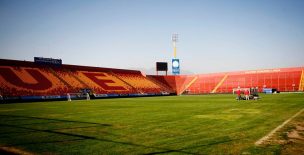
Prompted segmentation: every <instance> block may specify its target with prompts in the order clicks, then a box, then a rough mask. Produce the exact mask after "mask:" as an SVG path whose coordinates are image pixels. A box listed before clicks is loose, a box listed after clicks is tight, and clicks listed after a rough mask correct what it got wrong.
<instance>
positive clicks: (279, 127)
mask: <svg viewBox="0 0 304 155" xmlns="http://www.w3.org/2000/svg"><path fill="white" fill-rule="evenodd" d="M303 111H304V108H303V109H302V110H300V111H299V112H297V113H296V114H294V115H293V116H292V117H290V118H289V119H288V120H286V121H285V122H283V123H282V124H281V125H279V126H278V127H276V128H275V129H273V130H272V131H271V132H269V133H268V134H267V135H266V136H264V137H262V138H261V139H259V140H258V141H256V142H255V143H254V144H255V145H257V146H258V145H261V144H263V143H264V142H265V141H266V140H268V138H270V137H271V136H272V135H273V134H274V133H275V132H277V131H278V130H279V129H281V128H282V127H283V126H285V125H286V124H287V123H288V122H289V121H291V120H292V119H294V118H295V117H297V116H298V115H299V114H301V113H302V112H303Z"/></svg>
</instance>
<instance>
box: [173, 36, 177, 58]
mask: <svg viewBox="0 0 304 155" xmlns="http://www.w3.org/2000/svg"><path fill="white" fill-rule="evenodd" d="M177 41H178V34H177V33H174V34H172V43H173V51H174V54H173V55H174V58H176V42H177Z"/></svg>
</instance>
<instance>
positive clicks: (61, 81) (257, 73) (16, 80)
mask: <svg viewBox="0 0 304 155" xmlns="http://www.w3.org/2000/svg"><path fill="white" fill-rule="evenodd" d="M303 70H304V67H295V68H280V69H266V70H253V71H241V72H226V73H213V74H198V75H179V76H173V75H169V76H156V75H148V76H144V75H142V74H141V72H140V71H135V70H122V69H113V68H100V67H87V66H75V65H62V66H59V67H58V66H57V67H55V66H49V65H48V66H46V65H38V64H35V63H34V62H28V61H16V60H4V59H0V75H1V76H0V95H2V96H11V97H14V96H51V95H66V94H67V93H74V92H75V93H76V92H79V90H80V89H91V90H93V92H94V93H96V94H121V95H123V94H162V93H163V92H167V93H174V94H177V95H179V94H182V93H184V92H187V93H190V94H203V93H232V91H233V89H234V88H238V87H241V88H251V87H255V88H256V87H258V89H259V91H260V92H261V91H262V90H263V88H273V89H277V90H278V91H282V92H284V91H303V89H304V71H303Z"/></svg>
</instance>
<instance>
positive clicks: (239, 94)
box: [236, 89, 241, 101]
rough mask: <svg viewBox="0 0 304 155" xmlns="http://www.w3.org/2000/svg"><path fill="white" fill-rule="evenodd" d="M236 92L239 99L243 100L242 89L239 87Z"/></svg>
mask: <svg viewBox="0 0 304 155" xmlns="http://www.w3.org/2000/svg"><path fill="white" fill-rule="evenodd" d="M236 94H237V100H238V101H239V100H241V90H240V89H237V90H236Z"/></svg>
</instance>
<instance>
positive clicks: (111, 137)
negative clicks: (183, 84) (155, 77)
mask: <svg viewBox="0 0 304 155" xmlns="http://www.w3.org/2000/svg"><path fill="white" fill-rule="evenodd" d="M261 97H262V99H261V100H258V101H236V100H235V96H234V95H201V96H169V97H142V98H119V99H101V100H90V101H86V100H78V101H72V102H67V101H60V102H57V101H56V102H55V101H54V102H36V103H15V104H1V105H0V146H1V147H3V146H8V147H14V148H18V149H21V150H25V151H28V152H32V153H37V154H168V153H169V154H242V153H249V154H272V153H275V152H277V151H279V150H280V147H279V146H275V147H270V148H269V147H256V146H255V145H254V143H255V142H256V141H257V140H258V139H260V138H261V137H263V136H265V135H266V134H267V133H269V132H270V131H271V130H273V129H274V128H276V127H277V126H278V125H280V124H282V123H283V122H284V121H285V120H287V119H288V118H290V117H291V116H293V115H294V114H295V113H297V112H298V111H299V110H301V109H302V108H304V104H303V103H304V94H274V95H262V96H261Z"/></svg>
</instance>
